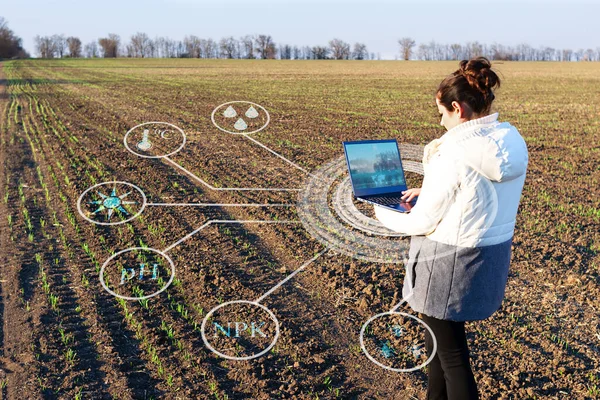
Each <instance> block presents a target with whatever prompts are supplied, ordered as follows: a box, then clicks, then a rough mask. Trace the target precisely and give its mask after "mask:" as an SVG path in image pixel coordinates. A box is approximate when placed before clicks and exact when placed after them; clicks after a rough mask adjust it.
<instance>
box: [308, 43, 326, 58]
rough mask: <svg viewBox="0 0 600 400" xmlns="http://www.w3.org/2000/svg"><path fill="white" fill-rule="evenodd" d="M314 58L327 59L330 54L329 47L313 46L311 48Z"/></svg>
mask: <svg viewBox="0 0 600 400" xmlns="http://www.w3.org/2000/svg"><path fill="white" fill-rule="evenodd" d="M311 53H312V56H311V58H312V59H313V60H325V59H327V58H328V56H329V48H328V47H324V46H313V47H312V48H311Z"/></svg>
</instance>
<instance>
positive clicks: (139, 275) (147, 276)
mask: <svg viewBox="0 0 600 400" xmlns="http://www.w3.org/2000/svg"><path fill="white" fill-rule="evenodd" d="M173 278H175V264H173V261H172V260H171V258H170V257H169V256H168V255H167V254H165V253H163V252H162V251H160V250H156V249H152V248H150V247H147V248H144V247H132V248H129V249H125V250H121V251H119V252H118V253H115V254H113V255H112V256H111V257H110V258H109V259H108V260H106V261H105V262H104V264H103V265H102V268H101V269H100V283H102V286H103V287H104V289H106V290H107V291H108V292H109V293H110V294H112V295H113V296H116V297H120V298H122V299H125V300H145V299H149V298H151V297H154V296H156V295H157V294H159V293H161V292H163V291H164V290H165V289H166V288H167V287H169V285H170V284H171V282H173Z"/></svg>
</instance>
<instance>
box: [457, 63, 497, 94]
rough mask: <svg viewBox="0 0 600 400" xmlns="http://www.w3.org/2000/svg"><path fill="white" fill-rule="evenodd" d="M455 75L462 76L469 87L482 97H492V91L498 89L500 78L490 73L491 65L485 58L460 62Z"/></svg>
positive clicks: (492, 72)
mask: <svg viewBox="0 0 600 400" xmlns="http://www.w3.org/2000/svg"><path fill="white" fill-rule="evenodd" d="M459 66H460V68H459V69H458V71H456V73H457V74H460V75H463V76H464V77H465V78H466V79H467V82H469V85H470V86H471V87H473V88H474V89H476V90H478V91H479V92H481V93H482V94H483V96H484V97H486V98H487V97H488V96H492V97H493V96H494V94H493V93H492V89H494V88H496V87H500V78H499V77H498V75H496V73H495V72H494V71H492V63H490V60H488V59H487V58H485V57H476V58H472V59H470V60H462V61H461V62H460V64H459Z"/></svg>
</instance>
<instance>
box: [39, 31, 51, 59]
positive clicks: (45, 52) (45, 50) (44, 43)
mask: <svg viewBox="0 0 600 400" xmlns="http://www.w3.org/2000/svg"><path fill="white" fill-rule="evenodd" d="M35 50H36V52H37V54H38V55H39V56H40V57H41V58H54V55H55V54H56V48H55V47H54V40H52V37H50V36H40V35H37V36H36V37H35Z"/></svg>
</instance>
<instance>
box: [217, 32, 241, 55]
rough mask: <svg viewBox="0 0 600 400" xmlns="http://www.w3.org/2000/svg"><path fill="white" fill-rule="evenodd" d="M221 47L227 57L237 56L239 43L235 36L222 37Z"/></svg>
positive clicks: (222, 52)
mask: <svg viewBox="0 0 600 400" xmlns="http://www.w3.org/2000/svg"><path fill="white" fill-rule="evenodd" d="M219 47H220V48H221V54H222V55H223V57H225V58H236V57H237V54H236V53H237V49H238V43H237V40H235V38H234V37H233V36H229V37H225V38H222V39H221V41H220V42H219Z"/></svg>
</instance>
